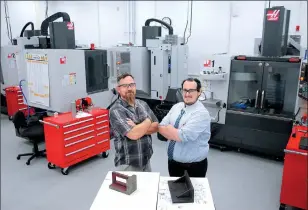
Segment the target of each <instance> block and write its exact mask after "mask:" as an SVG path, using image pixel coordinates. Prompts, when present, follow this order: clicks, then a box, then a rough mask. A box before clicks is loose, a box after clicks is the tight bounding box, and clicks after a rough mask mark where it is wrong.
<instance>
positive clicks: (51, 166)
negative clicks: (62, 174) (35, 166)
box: [47, 163, 56, 169]
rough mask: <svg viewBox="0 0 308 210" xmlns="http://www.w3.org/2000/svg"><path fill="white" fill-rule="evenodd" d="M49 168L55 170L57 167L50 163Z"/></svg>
mask: <svg viewBox="0 0 308 210" xmlns="http://www.w3.org/2000/svg"><path fill="white" fill-rule="evenodd" d="M47 166H48V168H49V169H55V168H56V166H55V165H54V164H52V163H48V165H47Z"/></svg>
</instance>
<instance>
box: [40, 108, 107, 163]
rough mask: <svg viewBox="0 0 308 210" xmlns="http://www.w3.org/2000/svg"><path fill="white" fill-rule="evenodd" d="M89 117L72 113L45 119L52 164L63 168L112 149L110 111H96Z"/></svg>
mask: <svg viewBox="0 0 308 210" xmlns="http://www.w3.org/2000/svg"><path fill="white" fill-rule="evenodd" d="M88 114H89V116H86V117H82V118H76V117H73V116H72V113H71V112H68V113H61V114H59V115H58V116H53V117H47V118H44V120H43V121H42V123H44V132H45V142H46V152H47V160H48V162H50V163H52V164H55V165H56V166H60V167H62V168H64V167H68V166H70V165H73V164H75V163H77V162H79V161H81V160H83V158H84V157H88V158H89V157H91V156H94V155H97V154H99V153H102V152H105V151H107V150H109V149H110V129H109V113H108V110H105V109H100V108H93V109H92V110H91V111H90V112H88Z"/></svg>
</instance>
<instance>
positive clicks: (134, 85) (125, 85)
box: [118, 83, 136, 88]
mask: <svg viewBox="0 0 308 210" xmlns="http://www.w3.org/2000/svg"><path fill="white" fill-rule="evenodd" d="M118 87H124V88H128V87H131V88H133V87H136V83H130V84H122V85H119V86H118Z"/></svg>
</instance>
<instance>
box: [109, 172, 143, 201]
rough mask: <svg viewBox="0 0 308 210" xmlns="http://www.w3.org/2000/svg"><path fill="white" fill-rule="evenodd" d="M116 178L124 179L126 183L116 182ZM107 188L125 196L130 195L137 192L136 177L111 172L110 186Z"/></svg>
mask: <svg viewBox="0 0 308 210" xmlns="http://www.w3.org/2000/svg"><path fill="white" fill-rule="evenodd" d="M117 177H119V178H122V179H126V183H123V182H120V181H117V180H116V178H117ZM109 188H110V189H112V190H115V191H118V192H121V193H124V194H126V195H130V194H132V193H133V192H135V191H136V190H137V176H136V175H132V176H127V175H124V174H120V173H117V172H112V184H110V185H109Z"/></svg>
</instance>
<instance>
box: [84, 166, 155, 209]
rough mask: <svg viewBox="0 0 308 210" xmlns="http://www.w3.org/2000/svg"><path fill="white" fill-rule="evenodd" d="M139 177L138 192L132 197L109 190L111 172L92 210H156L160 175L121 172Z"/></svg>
mask: <svg viewBox="0 0 308 210" xmlns="http://www.w3.org/2000/svg"><path fill="white" fill-rule="evenodd" d="M119 173H122V174H126V175H129V176H131V175H133V174H135V175H136V176H137V190H136V191H135V192H133V193H132V194H131V195H126V194H124V193H121V192H117V191H115V190H112V189H109V185H110V184H111V183H112V172H111V171H109V172H108V174H107V175H106V178H105V180H104V182H103V184H102V186H101V188H100V190H99V191H98V193H97V195H96V198H95V200H94V202H93V203H92V206H91V208H90V210H139V209H140V210H145V209H146V210H156V204H157V193H158V183H159V173H155V172H151V173H149V172H131V171H129V172H128V171H119Z"/></svg>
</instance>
